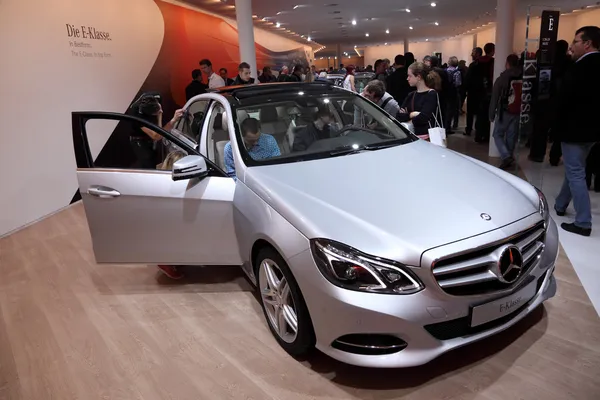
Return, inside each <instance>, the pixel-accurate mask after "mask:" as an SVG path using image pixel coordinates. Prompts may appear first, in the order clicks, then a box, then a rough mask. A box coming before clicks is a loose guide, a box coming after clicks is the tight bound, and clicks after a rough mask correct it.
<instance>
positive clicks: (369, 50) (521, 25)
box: [364, 9, 600, 65]
mask: <svg viewBox="0 0 600 400" xmlns="http://www.w3.org/2000/svg"><path fill="white" fill-rule="evenodd" d="M540 25H541V19H539V18H533V19H532V20H531V21H530V28H529V35H530V37H531V38H538V37H539V33H540ZM585 25H600V9H592V10H590V11H580V12H576V13H569V14H567V15H561V17H560V20H559V26H558V38H559V39H563V40H566V41H567V42H569V43H571V41H572V40H573V37H574V35H575V31H576V30H577V29H578V28H580V27H582V26H585ZM525 27H526V21H525V17H524V16H523V17H520V18H518V19H517V21H516V22H515V36H514V42H513V51H514V52H515V53H521V52H522V51H523V50H524V48H525ZM495 41H496V28H495V27H494V26H493V25H492V26H490V27H489V28H482V29H480V30H478V31H477V46H479V47H482V48H483V46H484V45H485V44H486V43H489V42H492V43H493V42H495ZM472 49H473V35H472V34H468V35H461V36H460V37H458V38H454V39H449V40H444V41H429V42H418V43H413V42H411V43H409V51H411V52H413V53H414V54H415V57H416V59H417V60H422V59H423V57H424V56H426V55H432V54H433V53H436V52H439V53H442V57H443V60H442V62H447V61H448V58H449V57H451V56H456V57H458V58H459V59H463V60H467V61H470V60H471V57H470V55H471V50H472ZM397 54H404V44H403V43H402V42H400V43H391V44H390V45H389V46H371V47H366V48H365V49H364V56H365V65H367V64H371V65H373V64H374V63H375V60H377V59H378V58H389V59H390V60H393V58H394V56H396V55H397Z"/></svg>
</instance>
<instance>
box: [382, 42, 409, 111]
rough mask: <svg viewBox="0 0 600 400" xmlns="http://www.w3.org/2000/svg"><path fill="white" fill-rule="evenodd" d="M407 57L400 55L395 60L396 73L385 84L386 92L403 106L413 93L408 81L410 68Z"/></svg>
mask: <svg viewBox="0 0 600 400" xmlns="http://www.w3.org/2000/svg"><path fill="white" fill-rule="evenodd" d="M409 66H410V65H406V57H404V56H403V55H402V54H398V55H397V56H396V58H394V68H395V69H394V72H392V73H391V74H390V75H389V76H388V77H387V80H386V82H385V87H386V90H387V92H388V93H389V94H391V95H392V96H393V97H394V99H396V101H397V102H398V104H402V103H403V102H404V99H406V96H408V94H409V93H410V92H411V87H410V85H409V84H408V81H407V80H406V79H407V78H408V67H409Z"/></svg>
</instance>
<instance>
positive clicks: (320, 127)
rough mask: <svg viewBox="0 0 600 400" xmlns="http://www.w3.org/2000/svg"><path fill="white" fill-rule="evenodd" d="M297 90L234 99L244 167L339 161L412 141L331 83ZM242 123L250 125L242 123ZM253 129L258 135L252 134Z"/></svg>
mask: <svg viewBox="0 0 600 400" xmlns="http://www.w3.org/2000/svg"><path fill="white" fill-rule="evenodd" d="M299 87H300V89H298V86H296V87H294V88H293V89H291V88H290V89H291V90H286V91H284V90H281V89H279V90H264V91H260V90H256V92H254V93H252V96H250V95H248V97H247V98H241V99H239V98H238V100H239V103H240V105H239V106H237V107H234V114H235V115H236V123H237V127H236V136H237V141H238V145H239V148H240V149H241V151H242V157H243V159H244V161H245V162H246V164H247V165H249V166H255V165H272V164H279V163H287V162H298V161H307V160H314V159H319V158H330V157H339V156H344V155H349V154H354V153H359V152H363V151H376V150H380V149H383V148H388V147H393V146H400V145H403V144H406V143H410V142H412V141H414V140H417V139H416V137H415V136H413V135H412V134H410V133H409V132H408V131H407V130H406V128H404V127H402V126H401V125H400V124H399V123H398V122H397V121H396V120H395V119H393V118H390V117H389V115H388V114H386V113H385V112H383V111H382V110H381V109H380V108H378V107H377V106H375V105H373V103H371V102H370V101H368V100H366V99H364V98H363V97H361V96H359V95H357V94H355V93H352V92H349V91H346V90H343V89H340V88H337V87H334V86H331V85H314V84H306V85H301V86H299ZM261 92H262V93H261ZM248 119H250V120H255V121H247V122H245V121H246V120H248ZM257 126H258V127H259V134H255V133H253V132H252V130H253V129H254V130H255V129H256V127H257ZM244 130H245V131H246V132H245V134H244V135H242V132H243V131H244Z"/></svg>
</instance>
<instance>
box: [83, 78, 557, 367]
mask: <svg viewBox="0 0 600 400" xmlns="http://www.w3.org/2000/svg"><path fill="white" fill-rule="evenodd" d="M185 110H186V112H185V114H184V118H183V119H182V120H181V121H180V122H179V123H178V125H177V126H176V127H175V128H174V129H173V130H172V131H171V132H166V131H164V130H162V129H161V128H159V127H157V126H155V125H153V124H151V123H149V122H147V121H146V120H143V119H140V118H137V117H135V116H130V115H122V114H113V113H101V112H75V113H73V127H74V130H73V139H74V145H75V154H76V158H77V164H78V170H77V175H78V180H79V189H80V193H81V195H82V199H83V203H84V206H85V211H86V215H87V219H88V223H89V227H90V231H91V236H92V239H93V245H94V251H95V257H96V260H97V262H98V263H115V264H128V263H140V264H172V265H215V266H220V265H239V266H241V267H242V268H243V270H244V271H245V273H246V274H247V276H248V277H249V279H250V280H251V281H252V282H253V283H254V284H255V285H256V287H257V290H258V291H259V293H260V299H261V303H262V308H263V310H264V314H265V318H266V321H267V324H268V326H269V328H270V330H271V331H272V333H273V336H274V337H275V339H276V340H277V342H278V343H279V344H280V345H281V346H282V347H283V348H284V349H285V350H286V351H287V352H288V353H289V354H291V355H293V356H299V355H303V354H305V353H307V352H309V351H310V350H311V349H313V348H314V347H316V348H317V349H319V350H321V351H322V352H324V353H326V354H328V355H329V356H331V357H333V358H335V359H337V360H340V361H343V362H346V363H349V364H354V365H360V366H367V367H409V366H416V365H421V364H424V363H427V362H429V361H430V360H432V359H434V358H436V357H438V356H440V355H441V354H443V353H445V352H447V351H449V350H452V349H455V348H457V347H461V346H465V345H468V344H469V343H473V342H475V341H478V340H481V339H483V338H485V337H488V336H491V335H496V334H502V332H503V331H504V330H506V329H507V328H509V327H511V326H512V325H514V324H515V323H516V322H517V321H519V320H521V319H522V318H524V317H525V316H527V315H528V314H529V313H531V312H532V311H533V310H534V309H535V308H536V307H538V306H539V305H540V304H541V303H542V302H544V301H545V300H547V299H549V298H551V297H553V296H554V294H555V292H556V282H555V279H554V276H553V272H554V266H555V262H556V259H557V256H558V234H557V229H556V225H555V223H554V222H553V220H552V219H551V218H550V217H549V212H548V205H547V203H546V199H545V198H544V195H543V194H542V193H541V192H540V191H539V190H537V189H536V188H535V187H533V186H532V185H530V184H529V183H527V182H525V181H523V180H521V179H519V178H517V177H515V176H513V175H511V174H509V173H506V172H504V171H501V170H499V169H497V168H495V167H493V166H490V165H487V164H485V163H483V162H480V161H477V160H475V159H472V158H470V157H467V156H464V155H461V154H458V153H456V152H454V151H451V150H448V149H445V148H441V147H438V146H435V145H433V144H431V143H428V142H425V141H422V140H419V139H418V138H416V137H415V136H414V135H412V134H411V133H410V132H408V131H407V130H406V129H404V128H403V127H402V126H401V125H400V124H399V123H398V122H397V121H396V120H395V119H393V118H391V117H390V116H389V115H388V114H386V113H385V112H384V111H383V110H382V109H380V108H379V107H377V106H376V105H375V104H373V103H371V102H370V101H368V100H366V99H364V98H363V97H361V96H358V95H356V94H354V93H350V92H348V91H345V90H343V89H341V88H338V87H335V86H334V85H331V84H328V83H310V84H297V83H276V84H265V85H251V86H244V87H229V88H225V89H223V90H222V91H219V92H216V93H207V94H202V95H199V96H197V97H195V98H193V99H191V100H190V101H189V102H188V103H187V104H186V105H185ZM96 120H110V121H109V122H112V123H113V125H111V126H115V124H114V123H115V122H119V124H118V126H117V128H116V129H120V128H119V127H123V126H125V125H126V124H128V123H132V124H134V125H136V126H143V127H146V128H148V129H150V130H153V131H154V132H156V133H158V134H159V135H161V136H162V137H163V138H164V142H165V143H167V144H168V146H166V147H165V148H167V149H168V151H177V152H180V153H181V154H182V157H183V158H180V159H179V160H177V161H175V162H174V164H173V165H172V167H170V169H169V170H165V169H136V168H133V167H130V164H123V165H121V166H117V165H115V164H114V163H113V164H110V163H108V161H106V160H108V159H111V160H116V159H117V158H118V157H116V156H115V155H113V157H106V154H104V156H103V157H102V158H103V161H102V162H100V161H98V159H94V157H93V156H92V152H91V151H90V145H89V142H90V138H91V136H93V134H94V132H93V131H92V130H90V129H88V125H89V123H90V122H96ZM247 120H250V122H246V121H247ZM96 125H98V124H96ZM101 126H106V124H101ZM257 127H258V128H257ZM123 134H126V133H123ZM115 149H116V148H115ZM115 151H116V150H115ZM115 162H116V161H115ZM163 164H164V163H163ZM163 164H161V165H163Z"/></svg>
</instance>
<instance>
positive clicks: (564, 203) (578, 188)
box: [554, 26, 600, 236]
mask: <svg viewBox="0 0 600 400" xmlns="http://www.w3.org/2000/svg"><path fill="white" fill-rule="evenodd" d="M598 49H600V28H599V27H597V26H585V27H583V28H580V29H578V30H577V32H576V33H575V39H574V40H573V43H572V44H571V54H572V57H573V60H575V64H574V65H573V66H572V67H571V68H570V70H569V71H568V72H567V74H566V76H565V78H564V82H563V84H562V85H561V88H560V93H559V98H558V102H559V104H558V111H557V112H558V118H557V119H558V121H557V125H558V126H557V136H558V137H557V139H558V140H560V141H561V143H562V144H561V147H562V153H563V161H564V164H565V180H564V182H563V186H562V189H561V191H560V193H559V194H558V196H557V198H556V203H555V205H554V209H555V210H556V213H557V214H558V215H559V216H563V215H565V213H566V211H567V207H568V206H569V203H570V202H571V200H573V205H574V206H575V213H576V215H575V222H574V223H571V224H567V223H563V224H562V225H561V227H562V228H563V229H564V230H566V231H568V232H571V233H575V234H579V235H583V236H590V234H591V233H592V213H591V207H590V195H589V193H588V188H587V184H586V179H585V178H586V174H585V166H586V158H587V156H588V154H589V152H590V150H591V149H592V146H593V145H594V143H596V142H600V124H598V110H600V75H598V71H600V52H599V51H598Z"/></svg>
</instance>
